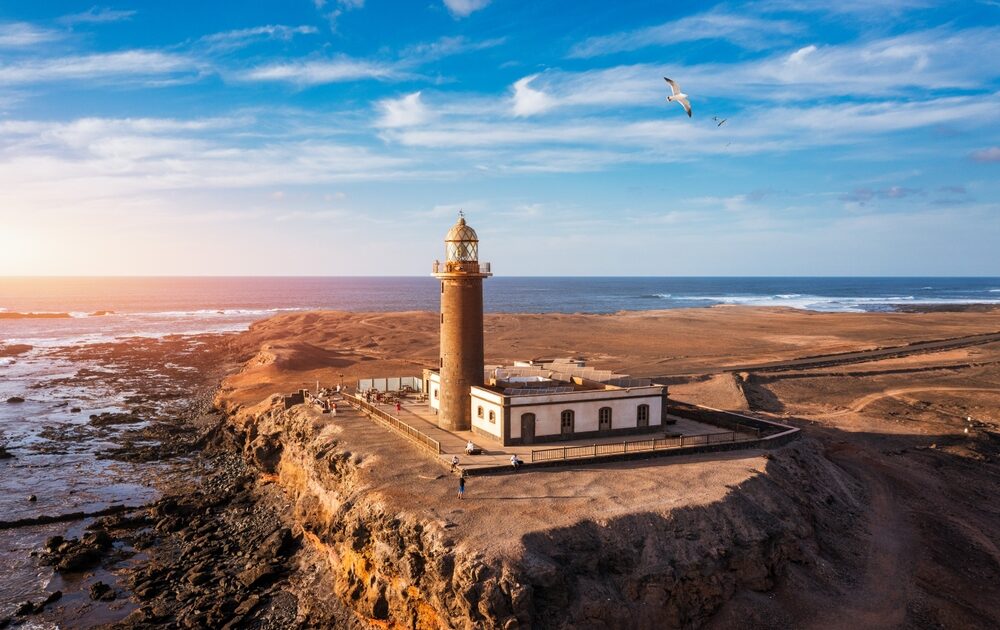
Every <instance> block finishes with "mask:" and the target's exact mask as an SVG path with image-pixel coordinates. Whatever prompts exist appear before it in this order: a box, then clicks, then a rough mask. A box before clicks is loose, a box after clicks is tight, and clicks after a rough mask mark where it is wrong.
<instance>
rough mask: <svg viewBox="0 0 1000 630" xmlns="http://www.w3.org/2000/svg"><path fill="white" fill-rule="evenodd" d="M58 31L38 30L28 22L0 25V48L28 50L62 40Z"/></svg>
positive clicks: (61, 35)
mask: <svg viewBox="0 0 1000 630" xmlns="http://www.w3.org/2000/svg"><path fill="white" fill-rule="evenodd" d="M62 37H63V34H62V33H60V32H58V31H53V30H50V29H44V28H40V27H38V26H35V25H34V24H29V23H28V22H7V23H3V24H0V48H29V47H31V46H37V45H38V44H44V43H46V42H51V41H55V40H58V39H62Z"/></svg>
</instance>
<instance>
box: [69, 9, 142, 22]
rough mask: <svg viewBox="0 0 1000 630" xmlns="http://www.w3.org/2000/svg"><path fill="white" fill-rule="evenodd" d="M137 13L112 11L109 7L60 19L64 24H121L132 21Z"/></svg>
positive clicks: (89, 10) (88, 10)
mask: <svg viewBox="0 0 1000 630" xmlns="http://www.w3.org/2000/svg"><path fill="white" fill-rule="evenodd" d="M136 13H137V11H128V10H119V9H111V8H109V7H96V6H94V7H90V8H89V9H87V10H86V11H84V12H82V13H74V14H72V15H64V16H62V17H61V18H59V22H61V23H63V24H100V23H104V22H121V21H122V20H130V19H132V17H133V16H134V15H135V14H136Z"/></svg>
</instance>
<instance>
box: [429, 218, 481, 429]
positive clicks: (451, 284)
mask: <svg viewBox="0 0 1000 630" xmlns="http://www.w3.org/2000/svg"><path fill="white" fill-rule="evenodd" d="M444 246H445V259H444V262H443V263H441V262H435V263H434V273H433V275H434V277H436V278H438V279H439V280H440V281H441V359H440V368H441V408H440V413H439V415H438V426H440V427H441V428H442V429H447V430H449V431H467V430H469V429H471V428H472V399H471V397H470V395H469V388H470V387H472V386H473V385H482V384H483V278H488V277H489V276H491V275H493V274H492V273H490V264H489V263H481V262H479V237H478V236H476V231H475V230H473V229H472V228H471V227H469V226H468V225H466V224H465V217H464V216H463V215H462V213H459V217H458V222H457V223H455V225H454V226H452V228H451V229H450V230H448V234H447V235H446V236H445V237H444Z"/></svg>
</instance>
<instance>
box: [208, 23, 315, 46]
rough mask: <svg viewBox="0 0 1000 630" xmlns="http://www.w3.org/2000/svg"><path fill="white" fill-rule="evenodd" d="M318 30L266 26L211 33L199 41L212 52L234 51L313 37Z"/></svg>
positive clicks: (313, 28) (273, 25)
mask: <svg viewBox="0 0 1000 630" xmlns="http://www.w3.org/2000/svg"><path fill="white" fill-rule="evenodd" d="M318 32H319V30H318V29H316V27H315V26H285V25H283V24H268V25H265V26H255V27H253V28H242V29H238V30H234V31H225V32H222V33H213V34H211V35H206V36H204V37H202V38H201V39H200V40H199V41H200V42H202V43H204V44H207V45H208V46H209V48H210V49H212V50H234V49H236V48H242V47H244V46H248V45H250V44H252V43H254V42H258V41H265V40H271V39H278V40H282V41H288V40H290V39H292V38H293V37H295V36H296V35H313V34H315V33H318Z"/></svg>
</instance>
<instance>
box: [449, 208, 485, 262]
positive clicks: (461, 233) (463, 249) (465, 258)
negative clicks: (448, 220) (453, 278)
mask: <svg viewBox="0 0 1000 630" xmlns="http://www.w3.org/2000/svg"><path fill="white" fill-rule="evenodd" d="M444 249H445V254H444V255H445V260H446V261H449V262H461V263H466V262H476V261H478V260H479V237H478V236H477V235H476V231H475V230H473V229H472V228H471V227H469V226H468V225H466V224H465V217H464V216H462V215H459V216H458V221H457V222H456V223H455V225H453V226H451V229H450V230H448V234H447V235H445V237H444Z"/></svg>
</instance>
